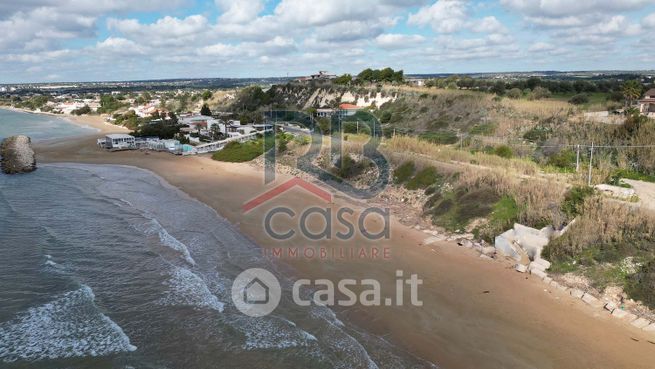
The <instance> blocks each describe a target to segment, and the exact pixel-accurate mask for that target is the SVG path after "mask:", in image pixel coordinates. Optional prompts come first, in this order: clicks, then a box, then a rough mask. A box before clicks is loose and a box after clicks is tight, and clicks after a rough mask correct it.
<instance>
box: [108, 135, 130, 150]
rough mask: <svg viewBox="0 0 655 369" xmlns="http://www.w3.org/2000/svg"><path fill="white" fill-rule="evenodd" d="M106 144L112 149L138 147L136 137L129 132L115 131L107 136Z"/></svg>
mask: <svg viewBox="0 0 655 369" xmlns="http://www.w3.org/2000/svg"><path fill="white" fill-rule="evenodd" d="M104 145H105V148H107V149H110V150H126V149H131V148H134V147H136V139H135V138H134V136H131V135H128V134H124V133H113V134H109V135H106V136H105V142H104Z"/></svg>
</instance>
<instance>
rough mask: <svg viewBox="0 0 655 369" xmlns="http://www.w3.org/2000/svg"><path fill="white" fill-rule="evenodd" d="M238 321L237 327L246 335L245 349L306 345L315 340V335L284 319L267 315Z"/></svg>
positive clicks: (284, 347)
mask: <svg viewBox="0 0 655 369" xmlns="http://www.w3.org/2000/svg"><path fill="white" fill-rule="evenodd" d="M239 323H240V324H238V325H237V327H238V329H239V330H240V331H241V332H242V333H243V334H244V335H245V336H246V342H245V343H244V344H243V348H244V349H246V350H256V349H286V348H292V347H308V346H310V345H311V344H312V343H315V342H316V337H314V336H313V335H312V334H310V333H309V332H306V331H304V330H302V329H300V328H298V327H296V325H295V323H293V322H291V321H288V320H286V319H280V318H276V317H272V316H268V317H265V318H250V319H245V321H240V322H239Z"/></svg>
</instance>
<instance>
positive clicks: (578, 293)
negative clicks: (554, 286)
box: [571, 288, 584, 299]
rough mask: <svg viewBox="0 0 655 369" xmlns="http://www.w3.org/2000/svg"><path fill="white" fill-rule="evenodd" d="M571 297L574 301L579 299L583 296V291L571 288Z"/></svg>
mask: <svg viewBox="0 0 655 369" xmlns="http://www.w3.org/2000/svg"><path fill="white" fill-rule="evenodd" d="M571 296H573V297H575V298H576V299H581V298H582V296H584V291H581V290H579V289H577V288H572V289H571Z"/></svg>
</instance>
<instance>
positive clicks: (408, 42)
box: [375, 33, 425, 49]
mask: <svg viewBox="0 0 655 369" xmlns="http://www.w3.org/2000/svg"><path fill="white" fill-rule="evenodd" d="M423 41H425V37H423V36H421V35H403V34H398V33H386V34H382V35H379V36H378V37H376V38H375V43H376V44H377V45H378V46H379V47H381V48H383V49H402V48H406V47H414V46H416V44H420V43H422V42H423Z"/></svg>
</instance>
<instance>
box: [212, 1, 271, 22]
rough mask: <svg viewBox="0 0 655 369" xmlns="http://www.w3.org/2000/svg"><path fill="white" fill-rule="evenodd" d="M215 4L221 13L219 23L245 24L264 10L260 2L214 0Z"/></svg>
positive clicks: (262, 3)
mask: <svg viewBox="0 0 655 369" xmlns="http://www.w3.org/2000/svg"><path fill="white" fill-rule="evenodd" d="M215 3H216V5H217V6H218V7H219V8H220V9H221V10H222V11H223V14H221V16H220V17H219V18H218V21H219V23H246V22H249V21H251V20H252V19H254V18H256V17H257V15H259V13H261V12H262V11H263V10H264V2H263V1H262V0H215Z"/></svg>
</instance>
